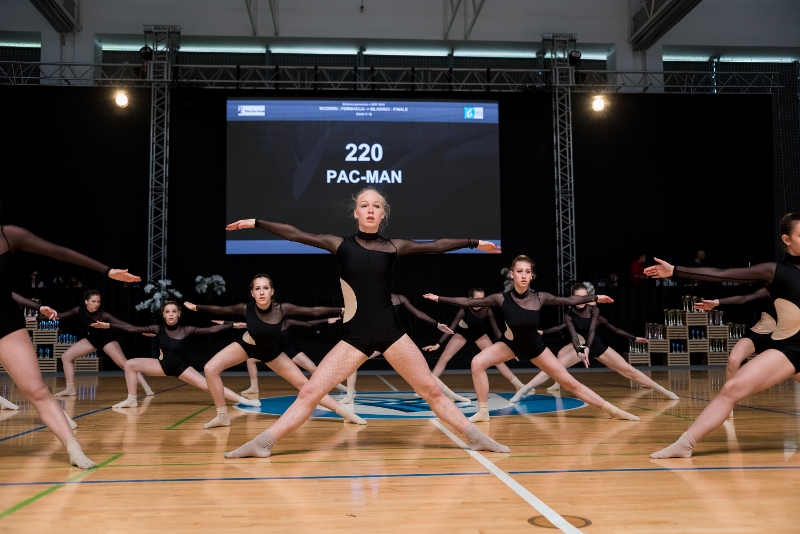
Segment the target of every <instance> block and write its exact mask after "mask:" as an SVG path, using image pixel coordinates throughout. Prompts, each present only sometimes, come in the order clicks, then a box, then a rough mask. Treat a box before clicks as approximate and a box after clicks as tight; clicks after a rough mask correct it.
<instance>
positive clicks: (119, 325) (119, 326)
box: [104, 320, 158, 334]
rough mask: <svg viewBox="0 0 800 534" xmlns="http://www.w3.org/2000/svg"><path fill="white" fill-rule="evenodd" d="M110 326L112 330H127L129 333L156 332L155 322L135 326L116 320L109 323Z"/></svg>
mask: <svg viewBox="0 0 800 534" xmlns="http://www.w3.org/2000/svg"><path fill="white" fill-rule="evenodd" d="M104 322H105V321H104ZM111 328H113V329H114V330H121V331H123V332H128V333H130V334H158V325H157V324H151V325H149V326H136V325H132V324H128V323H126V322H124V321H119V320H118V321H117V322H116V323H111Z"/></svg>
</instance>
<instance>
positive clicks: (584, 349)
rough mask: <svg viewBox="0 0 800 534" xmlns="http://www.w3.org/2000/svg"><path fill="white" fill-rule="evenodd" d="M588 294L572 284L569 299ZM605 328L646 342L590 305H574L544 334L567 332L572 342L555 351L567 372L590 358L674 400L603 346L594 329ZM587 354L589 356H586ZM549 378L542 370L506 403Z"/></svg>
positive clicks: (516, 399)
mask: <svg viewBox="0 0 800 534" xmlns="http://www.w3.org/2000/svg"><path fill="white" fill-rule="evenodd" d="M588 294H589V291H588V290H587V288H586V286H585V285H583V284H575V285H574V286H572V296H576V297H585V296H586V295H588ZM598 325H599V326H604V327H606V328H607V329H609V330H611V331H612V332H614V333H615V334H619V335H620V336H622V337H625V338H628V339H630V340H632V341H636V342H637V343H647V339H645V338H643V337H636V336H634V335H633V334H629V333H628V332H625V331H624V330H620V329H619V328H617V327H616V326H614V325H612V324H611V323H609V322H608V321H607V320H606V319H605V318H604V317H601V316H600V310H599V309H598V308H597V306H595V305H594V304H593V303H589V304H577V305H575V306H573V307H571V308H570V309H569V310H568V311H567V313H565V314H564V324H563V325H561V326H556V327H554V328H550V329H548V330H545V331H544V333H548V334H549V333H552V332H558V331H559V330H562V329H564V328H567V329H568V330H569V335H570V338H572V343H571V344H568V345H565V346H564V347H563V348H562V349H561V350H560V351H558V356H557V358H558V361H559V362H561V365H563V366H564V367H566V368H567V369H569V368H570V367H572V366H573V365H575V364H576V363H578V362H580V361H582V362H583V363H584V364H585V365H586V367H589V358H588V357H589V356H591V357H593V358H596V359H597V360H598V361H599V362H600V363H602V364H603V365H605V366H606V367H608V368H609V369H612V370H614V371H616V372H617V373H619V374H620V375H622V376H624V377H625V378H627V379H629V380H633V381H634V382H637V383H638V384H640V385H641V386H644V387H646V388H650V389H652V390H654V391H658V392H659V393H661V394H662V395H664V396H665V397H666V398H668V399H671V400H677V399H679V398H680V397H678V396H677V395H676V394H674V393H673V392H671V391H668V390H667V389H665V388H664V387H662V386H661V385H659V384H657V383H656V382H654V381H653V380H652V379H650V377H648V376H647V375H646V374H644V373H643V372H641V371H640V370H638V369H636V368H635V367H633V366H632V365H631V364H629V363H628V362H626V361H625V358H623V357H622V356H620V355H619V353H618V352H617V351H615V350H614V349H612V348H611V347H609V346H608V345H606V343H605V341H603V338H601V337H600V336H599V335H598V334H597V326H598ZM587 353H588V354H587ZM549 378H550V377H549V376H548V375H547V373H545V372H544V371H542V372H540V373H539V374H537V375H536V376H535V377H533V380H531V381H530V382H528V383H527V384H526V385H525V386H523V388H522V389H520V390H519V391H517V394H516V395H514V396H513V397H512V398H511V400H510V401H509V402H512V403H513V402H519V401H520V400H522V399H523V398H525V397H526V396H528V395H529V394H530V393H532V392H533V391H534V388H535V387H536V386H539V385H541V384H544V383H545V382H546V381H547V379H549ZM560 388H561V386H560V385H559V383H558V382H556V383H555V384H554V385H553V386H551V387H549V388H547V391H558V390H559V389H560Z"/></svg>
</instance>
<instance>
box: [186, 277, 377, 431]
mask: <svg viewBox="0 0 800 534" xmlns="http://www.w3.org/2000/svg"><path fill="white" fill-rule="evenodd" d="M274 293H275V290H274V288H273V285H272V278H270V277H269V276H267V275H266V274H257V275H255V276H254V277H253V279H252V280H251V281H250V295H252V297H253V300H254V302H252V303H250V304H232V305H231V306H209V305H200V304H198V305H195V304H192V303H191V302H184V304H183V305H184V306H186V307H187V308H188V309H190V310H192V311H201V312H209V313H215V314H218V315H242V316H244V317H245V321H246V322H247V331H246V332H245V333H244V335H243V336H242V339H239V340H237V341H235V342H234V343H231V344H230V345H228V346H227V347H225V348H224V349H222V350H221V351H219V352H218V353H217V354H216V355H214V357H213V358H211V360H210V361H209V362H208V363H207V364H206V365H205V368H204V369H205V375H206V381H207V382H208V390H209V392H210V393H211V397H212V398H213V399H214V405H215V406H216V407H217V415H216V417H214V419H212V420H211V421H210V422H208V423H206V424H205V426H204V428H214V427H218V426H230V425H231V422H230V419H228V407H227V406H226V404H225V395H224V394H223V386H222V378H221V377H220V373H222V371H224V370H225V369H228V368H229V367H233V366H234V365H236V364H238V363H242V362H244V361H246V360H247V358H255V359H257V360H261V361H262V362H264V363H265V364H267V367H269V368H270V369H272V370H273V371H275V372H276V373H278V375H280V376H282V377H283V378H285V379H286V380H287V381H288V382H289V383H290V384H291V385H293V386H294V387H296V388H297V389H300V388H302V387H303V384H305V383H306V382H308V379H307V378H306V377H305V375H304V374H303V372H302V371H300V369H298V368H297V366H296V365H295V364H294V362H292V360H290V359H289V357H288V356H287V355H286V354H283V353H282V352H281V353H279V354H278V355H276V354H275V353H274V345H275V342H276V340H277V338H278V336H279V335H280V331H281V323H282V322H283V321H284V315H315V316H319V315H331V314H334V313H341V312H342V308H326V307H324V306H316V307H314V308H306V307H303V306H295V305H294V304H288V303H280V302H273V301H272V295H273V294H274ZM311 376H314V375H311ZM332 387H333V384H331V388H332ZM329 389H330V388H329ZM326 393H327V392H326ZM260 404H261V403H260V402H259V405H260ZM319 404H321V405H322V406H324V407H325V408H327V409H329V410H330V411H332V412H335V413H337V414H339V415H341V416H342V417H343V418H344V420H345V421H346V422H348V423H356V424H359V425H366V424H367V422H366V421H365V420H364V419H362V418H360V417H358V416H357V415H356V414H354V413H353V412H351V411H350V410H349V409H348V408H346V407H344V406H341V405H339V403H337V402H336V401H335V400H334V399H333V397H331V396H330V395H325V396H324V398H322V399H321V400H320V402H319ZM315 406H316V404H315Z"/></svg>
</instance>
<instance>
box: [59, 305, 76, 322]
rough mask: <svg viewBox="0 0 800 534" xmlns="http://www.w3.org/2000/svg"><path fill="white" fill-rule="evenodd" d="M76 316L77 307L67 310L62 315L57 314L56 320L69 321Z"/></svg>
mask: <svg viewBox="0 0 800 534" xmlns="http://www.w3.org/2000/svg"><path fill="white" fill-rule="evenodd" d="M77 316H78V306H75V307H74V308H72V309H71V310H67V311H65V312H64V313H59V314H58V320H59V321H63V320H64V319H71V318H73V317H77Z"/></svg>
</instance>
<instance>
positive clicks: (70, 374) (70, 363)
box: [54, 339, 95, 397]
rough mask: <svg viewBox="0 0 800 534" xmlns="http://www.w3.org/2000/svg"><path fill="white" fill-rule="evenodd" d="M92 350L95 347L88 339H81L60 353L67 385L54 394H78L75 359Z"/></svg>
mask: <svg viewBox="0 0 800 534" xmlns="http://www.w3.org/2000/svg"><path fill="white" fill-rule="evenodd" d="M94 351H95V348H94V347H93V346H92V344H91V343H90V342H89V340H88V339H81V340H80V341H78V342H77V343H75V344H74V345H72V346H71V347H70V348H68V349H67V350H66V352H64V354H62V355H61V365H63V366H64V379H65V380H66V381H67V387H66V389H64V390H63V391H59V392H58V393H56V394H55V395H54V396H56V397H73V396H75V395H77V394H78V393H77V391H75V360H77V359H78V358H81V357H83V356H86V355H87V354H91V353H93V352H94Z"/></svg>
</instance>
